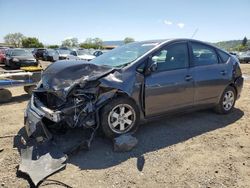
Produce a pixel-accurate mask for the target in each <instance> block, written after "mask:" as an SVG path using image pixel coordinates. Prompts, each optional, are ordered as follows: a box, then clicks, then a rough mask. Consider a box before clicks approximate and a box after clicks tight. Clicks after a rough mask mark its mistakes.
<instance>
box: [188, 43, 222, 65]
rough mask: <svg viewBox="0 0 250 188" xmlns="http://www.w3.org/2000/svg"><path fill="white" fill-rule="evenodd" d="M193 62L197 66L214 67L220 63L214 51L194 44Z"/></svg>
mask: <svg viewBox="0 0 250 188" xmlns="http://www.w3.org/2000/svg"><path fill="white" fill-rule="evenodd" d="M192 50H193V62H194V65H195V66H200V65H212V64H217V63H218V57H217V54H216V53H215V51H214V49H213V48H211V47H209V46H207V45H204V44H199V43H192Z"/></svg>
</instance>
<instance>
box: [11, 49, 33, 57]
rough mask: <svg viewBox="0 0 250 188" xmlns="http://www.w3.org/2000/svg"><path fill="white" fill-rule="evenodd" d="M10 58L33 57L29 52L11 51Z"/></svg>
mask: <svg viewBox="0 0 250 188" xmlns="http://www.w3.org/2000/svg"><path fill="white" fill-rule="evenodd" d="M11 55H12V56H33V55H32V53H31V52H29V51H27V50H13V51H12V54H11Z"/></svg>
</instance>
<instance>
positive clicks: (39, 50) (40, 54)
mask: <svg viewBox="0 0 250 188" xmlns="http://www.w3.org/2000/svg"><path fill="white" fill-rule="evenodd" d="M45 50H46V49H45V48H36V49H34V51H33V55H34V56H35V58H36V59H43V53H44V52H45Z"/></svg>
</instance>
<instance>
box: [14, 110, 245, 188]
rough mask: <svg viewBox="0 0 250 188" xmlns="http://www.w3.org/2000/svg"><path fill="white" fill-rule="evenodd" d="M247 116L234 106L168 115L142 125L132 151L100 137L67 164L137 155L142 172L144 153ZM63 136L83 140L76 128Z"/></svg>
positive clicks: (96, 164) (94, 164) (93, 164)
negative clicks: (228, 111)
mask: <svg viewBox="0 0 250 188" xmlns="http://www.w3.org/2000/svg"><path fill="white" fill-rule="evenodd" d="M243 115H244V112H243V111H241V110H240V109H234V111H233V112H232V113H231V114H228V115H218V114H215V113H213V112H212V111H209V110H206V111H199V112H195V113H189V114H184V115H181V116H175V117H168V118H164V119H161V120H158V121H154V122H150V123H146V124H143V125H141V127H140V130H139V131H138V132H137V134H136V135H135V136H136V137H137V139H138V141H139V143H138V145H137V146H136V148H134V149H133V150H132V151H131V152H125V153H116V152H114V151H113V144H112V142H111V141H110V140H108V139H105V138H101V137H97V138H95V139H94V141H93V143H92V145H91V149H90V151H84V150H82V151H80V152H78V153H76V154H75V155H72V156H71V157H70V158H69V160H68V161H67V163H70V164H73V165H75V166H78V167H79V168H80V169H82V170H86V169H105V168H109V167H112V166H116V165H119V164H120V163H122V162H124V161H126V160H127V159H129V158H137V169H138V170H139V171H142V170H143V166H144V163H145V162H146V161H145V159H144V154H146V153H148V152H153V151H156V150H159V149H162V148H166V147H169V146H172V145H174V144H178V143H180V142H185V141H186V140H188V139H190V138H193V137H196V136H199V135H202V134H205V133H207V132H210V131H213V130H216V129H220V128H223V127H226V126H228V125H230V124H232V123H234V122H235V121H237V120H239V119H240V118H241V117H242V116H243ZM23 133H24V129H23V128H22V129H20V131H19V133H18V134H19V135H22V134H23ZM63 136H64V137H66V138H65V139H66V140H67V142H69V143H70V142H71V140H78V141H77V142H79V139H80V140H81V139H82V137H81V133H80V131H76V133H75V134H73V135H72V134H71V136H68V134H67V133H66V134H65V135H63ZM59 142H60V140H59ZM19 143H20V136H16V137H15V138H14V146H13V147H17V148H18V150H19V152H20V147H19V146H20V145H19ZM17 177H22V178H24V179H26V180H27V181H28V182H29V183H30V185H32V182H31V181H30V179H29V178H28V177H27V176H25V175H24V174H22V173H17ZM50 183H51V182H50Z"/></svg>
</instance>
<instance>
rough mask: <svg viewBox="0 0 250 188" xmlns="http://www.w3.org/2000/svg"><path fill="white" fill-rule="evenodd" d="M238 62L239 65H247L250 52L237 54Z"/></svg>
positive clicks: (249, 60) (249, 59)
mask: <svg viewBox="0 0 250 188" xmlns="http://www.w3.org/2000/svg"><path fill="white" fill-rule="evenodd" d="M239 60H240V62H241V63H249V62H250V51H247V52H241V53H240V54H239Z"/></svg>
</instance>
